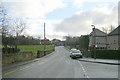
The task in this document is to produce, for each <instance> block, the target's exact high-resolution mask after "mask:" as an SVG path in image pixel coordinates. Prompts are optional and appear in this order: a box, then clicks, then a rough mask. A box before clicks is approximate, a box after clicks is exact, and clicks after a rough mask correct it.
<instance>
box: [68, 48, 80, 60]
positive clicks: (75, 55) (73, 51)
mask: <svg viewBox="0 0 120 80" xmlns="http://www.w3.org/2000/svg"><path fill="white" fill-rule="evenodd" d="M70 57H71V58H74V59H75V58H82V53H81V52H80V50H77V49H71V50H70Z"/></svg>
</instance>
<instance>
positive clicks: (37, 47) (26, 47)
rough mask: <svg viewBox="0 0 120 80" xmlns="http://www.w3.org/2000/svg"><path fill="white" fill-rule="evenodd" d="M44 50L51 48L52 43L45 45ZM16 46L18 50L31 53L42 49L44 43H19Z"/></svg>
mask: <svg viewBox="0 0 120 80" xmlns="http://www.w3.org/2000/svg"><path fill="white" fill-rule="evenodd" d="M45 47H46V49H45V50H46V51H47V50H52V49H53V48H54V47H53V46H52V45H46V46H45ZM18 48H19V49H20V52H26V51H31V52H33V53H37V51H38V50H39V51H44V45H19V46H18Z"/></svg>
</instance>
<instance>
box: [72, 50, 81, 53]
mask: <svg viewBox="0 0 120 80" xmlns="http://www.w3.org/2000/svg"><path fill="white" fill-rule="evenodd" d="M72 53H80V51H78V50H72Z"/></svg>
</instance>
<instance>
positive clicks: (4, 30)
mask: <svg viewBox="0 0 120 80" xmlns="http://www.w3.org/2000/svg"><path fill="white" fill-rule="evenodd" d="M9 21H10V19H9V16H8V13H7V11H6V9H5V8H4V7H3V6H2V4H0V33H1V34H2V36H7V35H8V27H9Z"/></svg>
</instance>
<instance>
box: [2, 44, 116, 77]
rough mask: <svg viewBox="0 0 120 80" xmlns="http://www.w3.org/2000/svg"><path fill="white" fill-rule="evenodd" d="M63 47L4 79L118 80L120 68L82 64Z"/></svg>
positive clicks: (7, 75) (18, 68) (11, 72)
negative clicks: (68, 79)
mask: <svg viewBox="0 0 120 80" xmlns="http://www.w3.org/2000/svg"><path fill="white" fill-rule="evenodd" d="M69 55H70V53H69V52H68V51H67V50H66V49H65V48H64V47H63V46H59V47H56V49H55V52H53V53H51V54H49V55H47V56H45V57H43V58H40V59H39V60H38V61H36V62H33V63H29V64H26V65H23V66H19V67H16V68H13V69H10V70H8V71H7V72H4V73H3V78H118V66H117V65H107V64H98V63H89V62H81V61H78V60H73V59H71V58H70V57H69Z"/></svg>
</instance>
